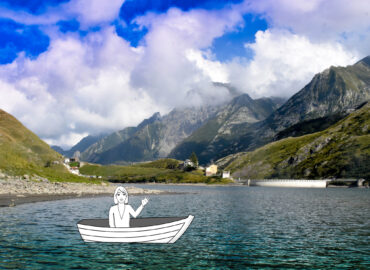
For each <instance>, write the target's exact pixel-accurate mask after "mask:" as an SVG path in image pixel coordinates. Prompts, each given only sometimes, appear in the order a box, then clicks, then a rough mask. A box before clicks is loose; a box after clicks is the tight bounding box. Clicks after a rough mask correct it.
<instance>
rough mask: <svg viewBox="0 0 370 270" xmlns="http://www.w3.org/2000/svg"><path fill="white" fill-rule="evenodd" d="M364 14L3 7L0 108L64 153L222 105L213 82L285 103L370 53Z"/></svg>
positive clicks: (337, 4)
mask: <svg viewBox="0 0 370 270" xmlns="http://www.w3.org/2000/svg"><path fill="white" fill-rule="evenodd" d="M369 14H370V7H369V5H368V3H367V1H365V0H355V1H352V2H351V5H350V6H349V5H348V3H347V1H345V0H312V1H304V0H296V1H287V0H259V1H256V0H234V1H215V0H203V1H202V0H198V1H193V0H191V1H185V0H163V1H148V0H126V1H124V0H109V1H106V0H63V1H60V0H34V1H21V0H5V1H4V0H3V1H1V2H0V108H2V109H4V110H6V111H8V112H9V113H12V114H13V115H15V116H16V117H17V118H18V119H20V120H21V121H22V122H23V123H24V124H25V125H26V126H27V127H29V128H30V129H31V130H33V131H34V132H36V133H37V134H38V135H39V136H41V137H42V138H43V139H45V140H46V141H47V142H49V143H53V144H58V145H61V146H63V147H67V148H68V147H69V146H71V145H73V144H74V143H76V142H77V141H78V140H79V139H81V138H82V137H83V136H86V135H88V134H97V133H100V132H108V131H113V130H118V129H122V128H124V127H126V126H131V125H136V124H138V123H139V122H140V121H141V120H142V119H144V118H147V117H149V116H150V115H151V114H153V113H154V112H156V111H159V112H161V113H162V114H165V113H167V112H169V111H170V110H171V109H173V108H174V107H179V106H199V105H204V104H208V103H212V102H213V103H220V102H225V101H227V100H228V99H229V98H230V96H229V94H228V92H227V91H226V89H224V88H220V87H218V88H217V87H215V86H214V85H213V82H223V83H230V84H232V85H234V86H235V87H237V88H238V89H239V91H241V92H245V93H248V94H249V95H251V96H252V97H254V98H257V97H262V96H283V97H289V96H291V95H293V94H294V93H296V92H297V91H299V90H300V89H301V88H302V87H303V86H304V85H305V84H307V83H308V82H309V80H310V79H311V78H312V76H313V75H314V74H315V73H318V72H321V71H322V70H324V69H325V68H327V67H329V66H331V65H348V64H353V63H354V62H356V61H358V60H359V59H361V58H362V57H365V56H367V55H369V54H370V53H369V51H370V50H369V49H370V48H369V45H368V44H370V34H369V32H370V23H369V22H370V17H369V16H370V15H369ZM133 112H134V113H133Z"/></svg>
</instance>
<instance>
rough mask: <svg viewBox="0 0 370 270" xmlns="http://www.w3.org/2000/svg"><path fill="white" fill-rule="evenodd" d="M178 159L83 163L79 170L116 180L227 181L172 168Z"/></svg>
mask: <svg viewBox="0 0 370 270" xmlns="http://www.w3.org/2000/svg"><path fill="white" fill-rule="evenodd" d="M178 163H179V161H177V160H173V159H160V160H157V161H153V162H147V163H140V164H135V165H133V166H118V165H109V166H102V165H91V164H89V165H85V166H83V167H82V168H81V169H80V172H81V173H83V174H86V175H98V176H102V177H104V178H105V179H108V180H111V181H118V182H160V183H208V184H214V183H215V184H219V183H229V182H230V181H229V180H226V179H220V178H219V177H206V176H204V173H203V171H200V170H197V171H192V172H184V171H182V170H178V169H172V168H173V166H174V165H175V164H177V165H178Z"/></svg>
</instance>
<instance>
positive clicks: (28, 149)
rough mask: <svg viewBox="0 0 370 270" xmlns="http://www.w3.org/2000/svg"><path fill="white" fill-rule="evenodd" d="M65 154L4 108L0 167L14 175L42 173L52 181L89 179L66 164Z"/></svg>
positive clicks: (0, 136) (0, 111)
mask: <svg viewBox="0 0 370 270" xmlns="http://www.w3.org/2000/svg"><path fill="white" fill-rule="evenodd" d="M62 159H63V157H62V155H60V154H59V153H57V152H55V151H54V150H53V149H51V148H50V147H49V145H47V144H46V143H45V142H44V141H42V140H41V139H40V138H39V137H37V136H36V135H35V134H34V133H32V132H31V131H30V130H28V129H27V128H26V127H24V126H23V125H22V124H21V123H20V122H19V121H18V120H17V119H15V118H14V117H13V116H11V115H10V114H8V113H6V112H4V111H2V110H0V170H1V171H2V172H5V173H6V174H8V175H11V176H23V175H25V174H27V175H29V176H41V177H45V178H47V179H49V180H50V181H68V182H89V183H91V182H92V181H90V180H89V179H86V178H84V177H79V176H77V175H73V174H71V173H69V172H68V171H67V169H66V168H65V167H64V166H63V165H62Z"/></svg>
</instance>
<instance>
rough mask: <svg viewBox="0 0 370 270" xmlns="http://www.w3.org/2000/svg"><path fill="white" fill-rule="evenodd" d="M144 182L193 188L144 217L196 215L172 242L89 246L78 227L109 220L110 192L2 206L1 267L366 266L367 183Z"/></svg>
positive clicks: (162, 198)
mask: <svg viewBox="0 0 370 270" xmlns="http://www.w3.org/2000/svg"><path fill="white" fill-rule="evenodd" d="M140 187H143V186H142V185H140ZM145 187H148V188H156V189H163V190H171V191H177V192H187V193H186V194H180V195H153V196H150V201H149V203H148V205H147V206H146V208H145V209H144V210H143V212H142V214H141V216H186V215H188V214H192V215H194V216H195V218H194V220H193V223H192V224H191V225H190V227H189V228H188V230H187V231H186V232H185V234H184V235H183V236H182V237H181V238H180V239H179V240H178V241H177V242H176V243H175V244H124V243H117V244H110V243H86V244H85V243H84V242H83V241H82V240H81V238H80V235H79V233H78V230H77V227H76V223H77V222H78V221H79V220H80V219H83V218H104V217H107V216H108V211H109V208H110V206H111V205H112V202H113V198H111V197H101V198H85V199H72V200H62V201H52V202H40V203H34V204H25V205H20V206H17V207H14V208H0V268H1V269H4V268H5V269H7V268H11V269H12V268H16V269H68V268H69V269H126V268H129V269H180V268H185V269H201V268H204V269H210V268H215V269H228V268H237V269H245V268H256V269H264V268H265V269H271V268H290V269H302V268H304V269H307V268H320V269H333V268H336V269H348V268H352V269H366V268H368V269H370V208H369V206H370V190H369V189H341V188H332V189H299V188H296V189H289V188H286V189H284V188H262V187H261V188H258V187H256V188H251V187H244V186H241V187H235V186H227V187H219V186H217V187H216V186H215V187H202V186H199V187H198V186H165V185H163V186H162V185H160V186H149V185H148V186H145ZM142 198H143V196H137V197H134V196H133V197H130V204H131V205H132V206H133V207H134V208H135V209H136V207H137V206H138V205H139V204H140V200H141V199H142Z"/></svg>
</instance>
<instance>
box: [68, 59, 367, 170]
mask: <svg viewBox="0 0 370 270" xmlns="http://www.w3.org/2000/svg"><path fill="white" fill-rule="evenodd" d="M218 86H220V87H227V89H228V90H229V91H230V93H233V95H234V98H233V99H232V100H231V101H225V103H224V104H219V105H217V106H215V105H207V106H203V107H197V108H196V107H193V108H176V109H174V110H173V111H171V112H170V113H169V114H167V115H164V116H161V115H160V114H159V113H156V114H154V115H153V116H152V117H150V118H149V119H146V120H144V121H143V122H142V123H140V124H139V125H138V126H137V127H128V128H125V129H123V130H121V131H117V132H114V133H112V134H110V135H108V136H105V137H103V138H100V139H98V140H97V141H95V142H94V143H92V144H91V145H90V146H89V147H87V148H85V150H84V151H80V152H81V159H82V160H85V161H90V162H96V163H101V164H110V163H127V162H140V161H148V160H155V159H158V158H162V157H171V158H176V159H180V160H184V159H186V158H188V157H189V156H190V154H191V153H192V152H195V153H196V154H197V156H198V159H199V161H200V163H201V164H204V165H205V164H209V163H210V162H212V161H216V160H218V159H220V158H223V157H225V156H228V155H230V154H235V153H239V152H245V151H253V150H255V149H257V148H259V147H261V146H263V145H266V144H268V143H270V142H273V141H278V140H281V139H284V138H288V137H297V136H303V135H306V134H311V133H315V132H320V131H323V130H325V129H327V128H329V127H330V126H332V125H334V124H335V123H337V122H338V121H340V120H341V119H344V118H345V117H347V116H348V115H349V113H351V112H352V111H353V110H354V109H355V108H356V107H357V106H359V105H360V104H361V103H363V102H365V101H368V100H370V57H366V58H364V59H362V60H361V61H359V62H357V63H356V64H354V65H350V66H347V67H330V68H328V69H326V70H324V71H323V72H321V73H318V74H316V75H315V76H314V77H313V79H312V80H311V81H310V82H309V83H308V84H307V85H306V86H305V87H304V88H303V89H302V90H300V91H299V92H297V93H296V94H295V95H293V96H292V97H291V98H289V99H288V100H287V101H286V102H285V100H283V99H279V98H261V99H252V98H251V97H249V96H248V95H247V94H240V93H239V92H238V91H237V90H236V89H235V88H233V87H232V86H230V85H224V84H219V85H218ZM92 142H93V141H92ZM75 149H77V148H75Z"/></svg>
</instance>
